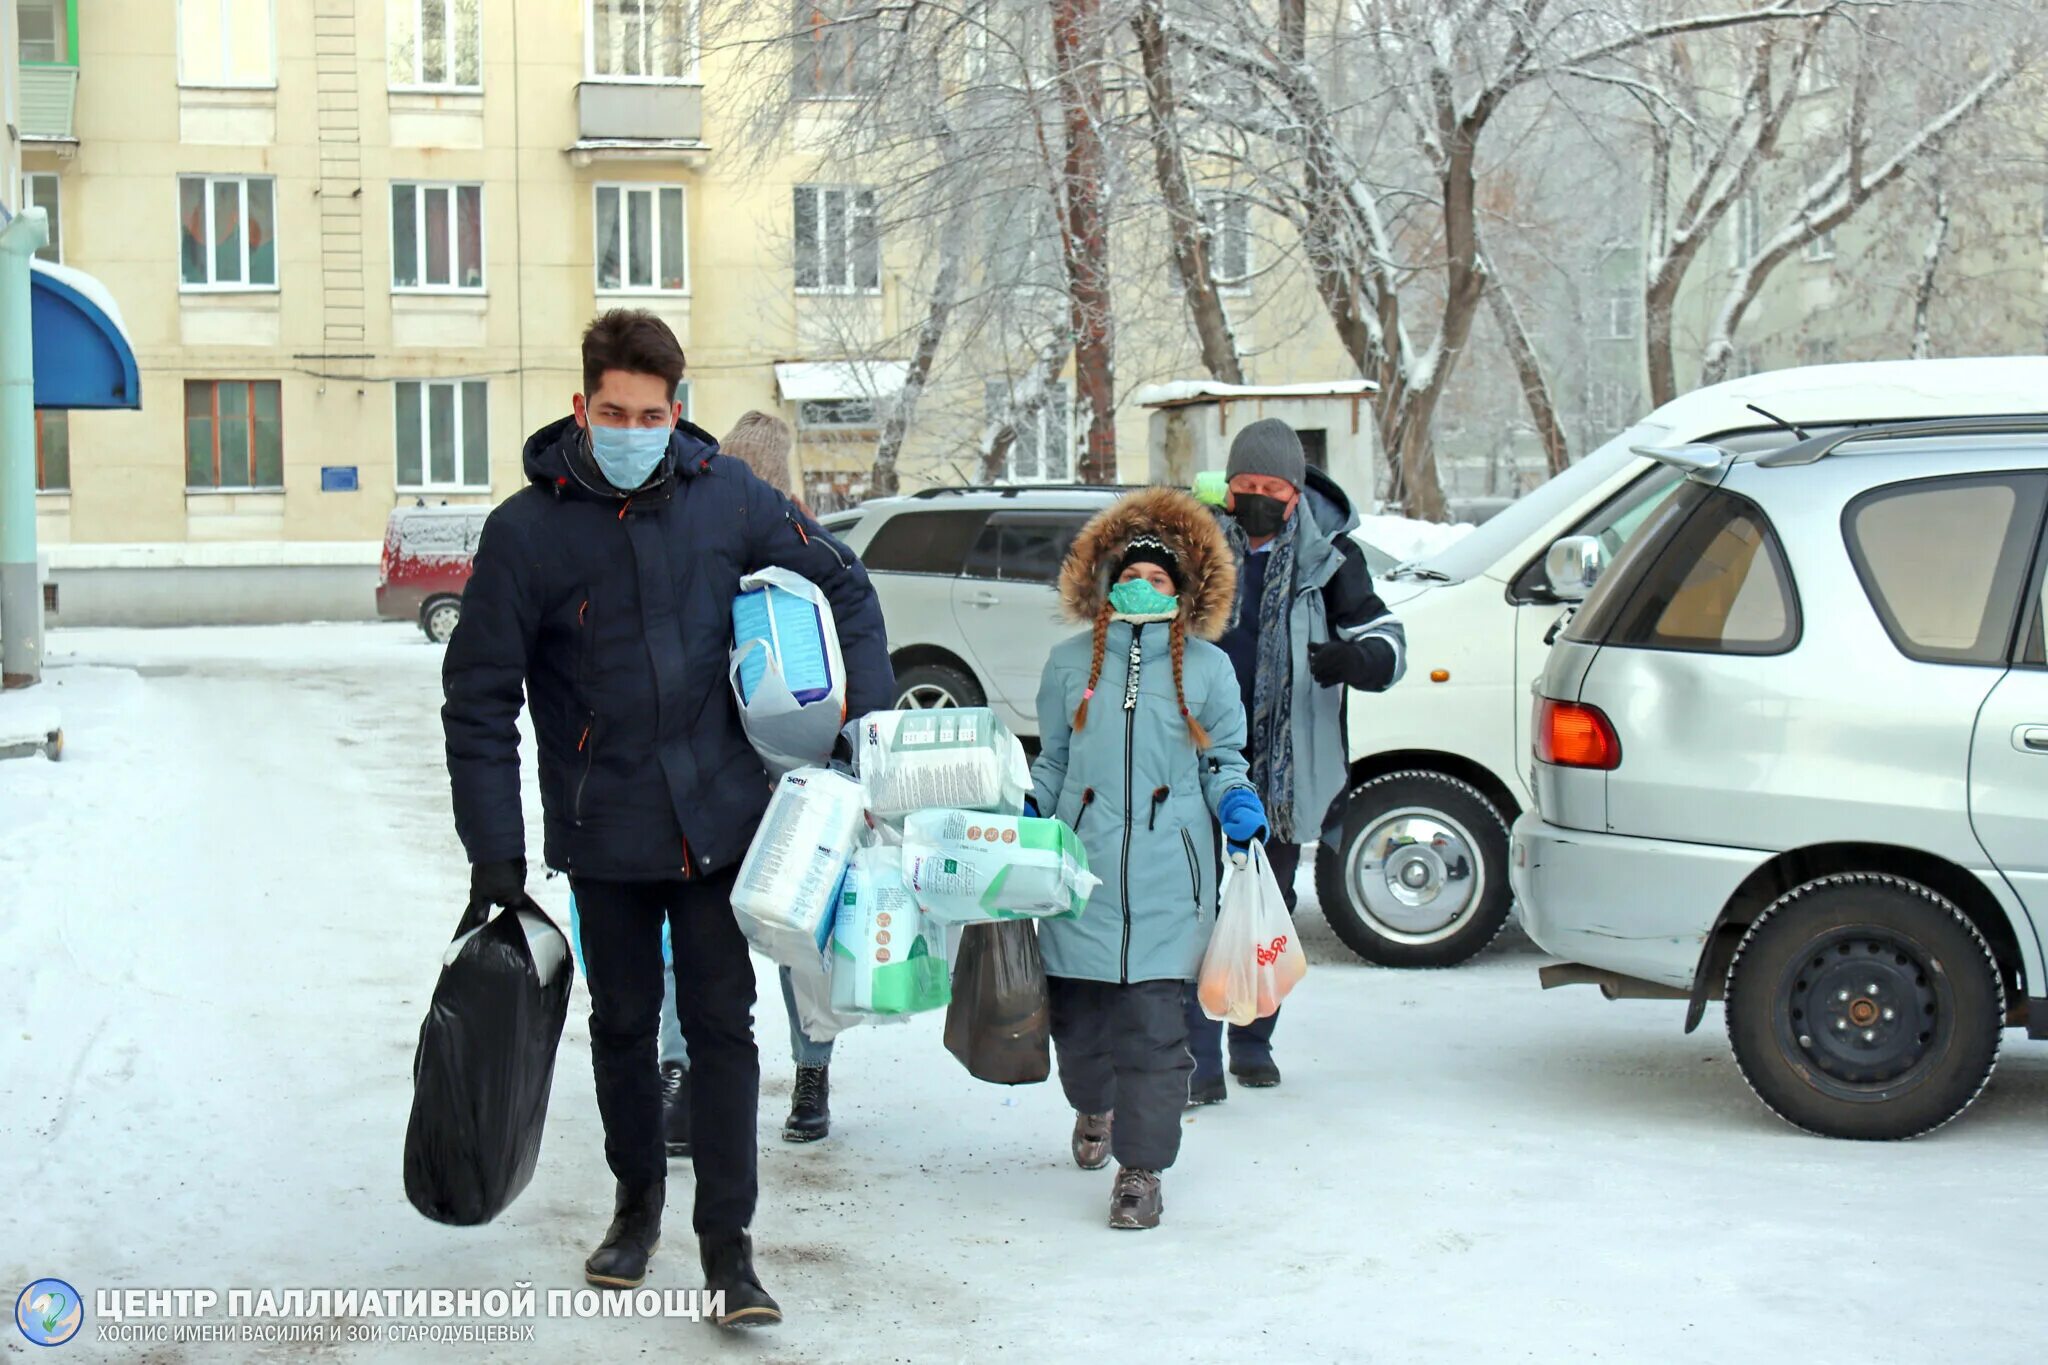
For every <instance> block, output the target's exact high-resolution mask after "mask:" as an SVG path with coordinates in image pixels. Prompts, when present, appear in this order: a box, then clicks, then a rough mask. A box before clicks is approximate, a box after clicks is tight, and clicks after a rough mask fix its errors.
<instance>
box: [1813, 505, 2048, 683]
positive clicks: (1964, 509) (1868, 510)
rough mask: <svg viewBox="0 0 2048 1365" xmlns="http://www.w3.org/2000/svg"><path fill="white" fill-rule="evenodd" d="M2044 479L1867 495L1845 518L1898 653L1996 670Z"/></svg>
mask: <svg viewBox="0 0 2048 1365" xmlns="http://www.w3.org/2000/svg"><path fill="white" fill-rule="evenodd" d="M2044 493H2048V476H2043V475H2040V474H2024V473H2021V474H1984V475H1973V476H1969V477H1964V478H1952V479H1922V480H1916V481H1914V482H1912V483H1902V484H1893V485H1891V486H1890V487H1887V488H1877V489H1873V490H1871V491H1870V492H1868V493H1865V494H1864V495H1863V496H1861V497H1859V498H1857V499H1856V500H1855V501H1854V502H1852V503H1850V504H1849V506H1848V508H1847V510H1846V511H1844V512H1843V514H1842V535H1843V538H1844V539H1845V540H1846V541H1847V542H1848V546H1849V557H1850V558H1851V559H1852V560H1853V561H1854V562H1855V564H1856V573H1857V576H1858V577H1860V578H1861V579H1862V580H1863V591H1864V592H1865V593H1867V594H1868V595H1869V597H1870V605H1871V606H1872V607H1873V608H1875V609H1876V611H1877V616H1878V619H1879V620H1880V621H1882V622H1883V623H1884V628H1885V630H1886V632H1887V633H1889V634H1890V635H1891V637H1892V643H1893V644H1895V645H1897V646H1898V647H1899V652H1900V653H1902V654H1905V655H1906V656H1907V657H1909V658H1913V659H1919V660H1922V661H1924V662H1927V663H1954V664H2003V663H2004V662H2005V660H2006V658H2007V655H2008V651H2009V650H2010V648H2011V645H2012V633H2013V629H2014V624H2015V618H2016V616H2017V614H2018V612H2019V607H2020V602H2021V599H2022V598H2023V597H2025V596H2026V593H2027V586H2028V584H2027V569H2028V565H2029V563H2030V562H2031V560H2032V558H2033V554H2034V539H2035V533H2036V531H2037V529H2038V528H2039V526H2040V522H2041V507H2042V501H2043V497H2044Z"/></svg>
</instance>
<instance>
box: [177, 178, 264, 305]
mask: <svg viewBox="0 0 2048 1365" xmlns="http://www.w3.org/2000/svg"><path fill="white" fill-rule="evenodd" d="M187 180H197V181H199V182H201V183H202V184H204V185H205V186H206V190H205V195H204V207H205V209H206V242H207V249H206V273H207V274H208V275H209V276H211V275H212V274H213V245H212V243H213V187H214V186H215V185H217V184H221V183H223V182H226V183H229V184H233V185H236V186H238V187H239V192H240V194H241V201H240V203H241V208H240V213H241V216H242V224H243V228H242V239H241V240H242V278H241V279H239V280H229V281H227V282H225V283H222V282H219V281H216V280H213V279H208V280H207V281H206V283H204V284H193V283H191V282H190V281H188V280H187V279H186V278H185V261H184V248H183V246H182V244H181V245H180V247H179V258H178V266H177V269H178V292H179V293H181V294H275V293H277V292H278V289H279V288H280V287H281V286H282V285H283V283H284V252H283V250H282V249H281V247H280V246H278V245H277V244H281V243H282V242H283V241H284V232H283V231H282V230H281V229H280V227H279V225H278V220H279V219H280V218H281V217H283V210H284V205H282V204H280V203H279V202H278V197H277V177H276V176H274V175H205V174H201V173H198V172H188V173H181V174H179V175H178V176H176V177H174V181H173V184H174V189H175V192H176V194H177V196H178V198H177V200H176V204H177V206H178V208H179V210H180V212H179V214H178V220H177V221H178V231H179V233H180V234H181V235H182V233H183V232H184V229H185V219H184V214H183V212H182V210H183V208H184V202H185V199H184V194H185V182H186V181H187ZM253 180H267V181H269V182H270V236H271V241H272V243H273V249H272V251H271V257H272V259H273V260H274V261H275V262H276V268H275V270H274V271H273V273H274V274H275V275H276V276H277V278H276V279H274V280H272V281H271V282H270V283H269V284H251V283H249V230H248V222H249V183H250V182H251V181H253Z"/></svg>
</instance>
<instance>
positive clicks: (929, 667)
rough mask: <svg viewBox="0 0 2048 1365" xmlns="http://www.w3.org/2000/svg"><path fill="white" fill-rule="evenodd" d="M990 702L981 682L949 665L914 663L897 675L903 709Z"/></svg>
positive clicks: (980, 704)
mask: <svg viewBox="0 0 2048 1365" xmlns="http://www.w3.org/2000/svg"><path fill="white" fill-rule="evenodd" d="M942 698H943V700H942ZM987 704H988V697H987V694H986V693H984V692H983V691H982V690H981V686H980V684H978V683H976V682H975V681H974V679H972V678H970V677H968V676H967V675H966V674H965V673H963V672H961V671H960V670H959V669H957V668H954V667H952V666H951V665H949V664H913V665H911V666H910V667H909V668H906V669H904V670H903V671H901V672H900V673H898V674H897V675H896V709H897V710H899V711H902V710H911V711H919V710H937V709H942V708H945V707H949V706H985V705H987Z"/></svg>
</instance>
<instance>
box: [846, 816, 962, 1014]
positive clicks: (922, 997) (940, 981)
mask: <svg viewBox="0 0 2048 1365" xmlns="http://www.w3.org/2000/svg"><path fill="white" fill-rule="evenodd" d="M945 946H946V944H945V928H944V926H943V925H940V924H936V923H928V922H927V921H926V919H925V915H924V912H923V911H922V910H920V909H918V908H917V902H916V901H914V900H912V899H911V896H910V888H909V887H907V886H905V885H904V883H903V858H902V855H901V854H900V853H899V852H898V851H897V850H896V849H893V848H863V849H860V850H858V851H857V852H855V853H854V855H853V866H852V867H850V868H848V869H847V873H846V881H845V883H844V885H843V886H842V887H841V889H840V892H839V912H838V914H837V916H836V917H835V918H834V920H833V924H832V1008H833V1009H834V1010H835V1011H837V1012H841V1013H844V1012H847V1011H857V1012H860V1013H864V1014H916V1013H918V1012H919V1011H922V1010H935V1009H942V1008H944V1007H945V1006H946V1005H947V1004H948V1003H949V1002H950V1001H951V1000H952V998H953V990H952V986H953V974H952V971H951V970H950V968H949V967H948V966H947V963H946V957H945Z"/></svg>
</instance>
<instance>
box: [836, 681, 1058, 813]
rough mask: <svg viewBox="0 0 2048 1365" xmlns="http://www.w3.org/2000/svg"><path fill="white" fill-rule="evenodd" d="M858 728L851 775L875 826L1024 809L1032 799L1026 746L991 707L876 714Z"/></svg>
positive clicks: (863, 721)
mask: <svg viewBox="0 0 2048 1365" xmlns="http://www.w3.org/2000/svg"><path fill="white" fill-rule="evenodd" d="M854 728H855V730H856V732H857V733H856V734H855V736H854V752H853V757H854V770H855V772H856V773H857V774H858V776H859V777H860V784H861V788H862V790H863V791H865V792H866V793H867V802H868V810H870V811H871V812H873V813H874V815H875V816H876V817H877V818H878V819H882V820H897V819H901V818H902V817H903V816H906V815H909V814H910V813H912V812H913V811H921V810H932V809H936V808H946V809H951V810H974V811H989V812H993V813H996V814H1001V815H1017V814H1020V813H1022V811H1023V809H1024V798H1025V797H1026V796H1027V795H1029V794H1030V791H1031V765H1030V763H1029V762H1028V761H1027V760H1026V759H1025V757H1024V746H1023V745H1022V744H1020V743H1018V741H1017V737H1016V736H1015V735H1013V734H1011V733H1010V731H1009V728H1008V727H1007V726H1005V725H1004V724H1003V722H1002V721H1001V720H1000V719H998V718H997V716H996V713H995V712H993V711H991V710H989V709H988V708H987V707H986V706H966V707H958V708H948V709H946V710H939V711H874V712H870V713H869V714H868V715H866V716H863V717H861V719H860V721H859V723H858V724H857V725H856V726H855V727H854Z"/></svg>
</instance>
